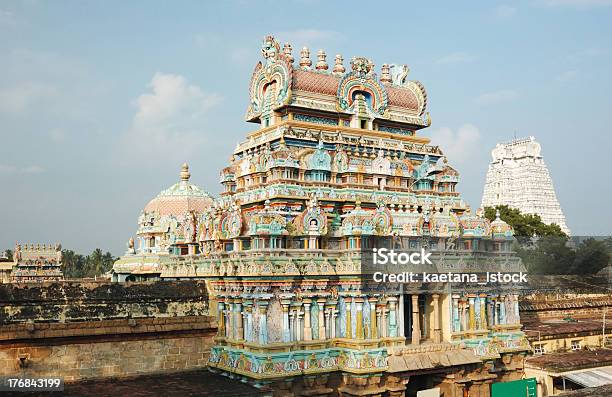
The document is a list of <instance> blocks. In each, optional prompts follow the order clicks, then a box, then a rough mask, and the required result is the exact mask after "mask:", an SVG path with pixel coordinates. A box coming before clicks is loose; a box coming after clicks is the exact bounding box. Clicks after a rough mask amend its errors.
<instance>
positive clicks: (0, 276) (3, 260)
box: [0, 252, 13, 284]
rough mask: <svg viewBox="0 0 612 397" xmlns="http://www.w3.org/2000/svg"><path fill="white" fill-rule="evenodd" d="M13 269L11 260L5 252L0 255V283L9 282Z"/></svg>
mask: <svg viewBox="0 0 612 397" xmlns="http://www.w3.org/2000/svg"><path fill="white" fill-rule="evenodd" d="M12 271H13V261H12V260H10V259H9V257H8V254H7V252H4V253H3V254H2V256H0V284H4V283H10V282H11V272H12Z"/></svg>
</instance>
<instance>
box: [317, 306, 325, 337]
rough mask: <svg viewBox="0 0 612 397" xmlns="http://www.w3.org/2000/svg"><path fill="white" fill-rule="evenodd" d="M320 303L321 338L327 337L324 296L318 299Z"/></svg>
mask: <svg viewBox="0 0 612 397" xmlns="http://www.w3.org/2000/svg"><path fill="white" fill-rule="evenodd" d="M317 304H318V305H319V339H321V340H323V339H325V311H324V307H323V305H324V304H325V299H324V298H319V299H317Z"/></svg>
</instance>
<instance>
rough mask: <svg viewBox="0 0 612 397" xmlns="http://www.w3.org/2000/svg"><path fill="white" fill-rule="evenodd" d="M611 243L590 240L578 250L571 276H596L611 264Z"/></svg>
mask: <svg viewBox="0 0 612 397" xmlns="http://www.w3.org/2000/svg"><path fill="white" fill-rule="evenodd" d="M608 244H609V242H608V241H606V240H603V241H602V240H595V239H594V238H588V239H586V240H584V241H582V242H581V243H580V245H578V247H577V248H576V255H575V258H574V261H573V263H572V265H571V268H570V269H569V270H570V273H571V274H595V273H597V272H598V271H600V270H601V269H603V268H604V267H606V266H608V264H609V262H610V249H609V246H608Z"/></svg>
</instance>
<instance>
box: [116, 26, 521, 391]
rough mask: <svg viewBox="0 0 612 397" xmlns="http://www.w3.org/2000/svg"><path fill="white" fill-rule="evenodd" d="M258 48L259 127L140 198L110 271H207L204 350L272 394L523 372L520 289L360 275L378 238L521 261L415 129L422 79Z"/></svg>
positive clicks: (419, 123) (459, 263) (499, 264)
mask: <svg viewBox="0 0 612 397" xmlns="http://www.w3.org/2000/svg"><path fill="white" fill-rule="evenodd" d="M261 54H262V56H263V60H262V61H261V62H259V63H258V64H257V65H256V66H255V70H254V71H253V75H252V77H251V82H250V88H249V89H250V91H249V93H250V101H249V104H248V107H247V111H246V120H247V121H248V122H252V123H254V124H255V125H256V126H257V127H258V128H256V129H255V130H254V131H253V132H252V133H250V134H249V135H248V136H247V137H246V139H245V140H244V141H243V142H241V143H239V144H238V145H237V147H236V148H235V150H234V152H233V154H232V157H231V162H230V164H229V165H228V166H227V167H225V168H223V169H222V170H221V183H222V185H223V191H222V193H221V194H220V197H218V198H216V199H214V200H213V199H212V198H211V197H210V196H209V195H207V194H205V193H203V191H202V190H201V189H199V188H196V187H192V188H190V189H189V190H186V189H185V187H183V188H180V189H179V188H177V189H178V190H181V191H182V192H183V193H181V195H180V196H176V195H174V194H171V195H168V194H165V193H164V192H162V194H161V195H160V196H158V198H160V197H161V198H163V200H164V203H166V202H167V203H176V202H178V200H186V201H180V202H181V203H183V204H181V205H180V206H179V205H178V204H177V205H174V204H173V205H172V209H171V210H170V209H169V207H168V208H165V207H164V209H163V210H162V205H161V203H160V202H156V203H155V205H153V206H152V205H151V203H150V204H149V205H147V207H146V208H145V211H144V212H143V215H142V216H141V218H140V220H139V229H138V232H137V235H136V242H137V243H136V244H134V243H133V242H128V252H127V253H126V255H124V256H123V257H122V258H121V259H119V260H118V261H117V262H116V263H115V265H114V268H113V278H114V280H116V281H126V280H127V281H129V280H140V279H162V280H180V279H187V278H196V279H204V280H206V281H207V283H208V286H209V290H210V296H211V300H212V301H211V307H213V308H214V310H215V312H216V314H217V317H218V334H217V337H216V339H215V346H214V347H213V348H212V351H211V356H210V363H209V367H210V368H211V370H214V371H219V372H220V373H224V374H228V375H231V376H234V377H239V378H243V379H244V380H245V381H247V382H250V383H253V384H256V385H258V386H261V387H269V388H271V389H272V390H273V391H274V395H283V396H284V395H287V396H289V395H317V396H323V395H342V396H366V395H367V396H382V395H385V396H403V395H408V396H414V395H416V392H417V391H420V390H426V389H431V388H433V389H435V388H438V389H440V391H441V392H442V395H444V396H463V395H467V394H465V393H470V394H469V395H479V396H488V395H489V391H488V390H489V387H490V386H489V385H490V384H491V383H493V382H498V381H506V380H514V379H520V378H521V377H522V363H523V357H524V356H525V354H526V352H527V351H528V350H529V345H528V343H527V341H526V339H525V337H524V335H523V333H522V332H521V331H520V328H521V325H520V314H519V308H518V294H519V291H518V290H513V289H508V288H504V287H501V286H490V285H485V284H486V283H481V284H479V283H474V285H469V286H468V285H451V284H449V283H439V284H436V285H433V284H427V283H412V285H410V286H403V285H389V286H386V287H383V288H370V287H369V286H368V283H367V280H365V279H367V277H364V272H365V265H364V261H363V257H364V255H365V254H366V252H367V250H368V249H369V248H370V247H372V246H373V245H374V244H376V241H377V240H379V239H383V240H384V239H388V241H390V242H391V244H393V245H394V246H396V247H401V248H402V249H404V250H414V251H418V250H420V249H427V250H428V252H432V258H433V259H434V261H433V262H434V263H435V270H436V271H438V272H440V273H445V272H459V271H461V270H466V271H467V270H471V271H474V272H477V273H479V274H480V273H484V272H486V271H488V269H491V270H492V269H500V268H501V269H511V268H512V269H517V268H520V267H521V263H520V260H519V259H518V258H516V257H515V256H514V254H513V252H512V251H511V243H512V239H513V237H512V236H513V230H512V228H511V227H510V226H509V225H508V224H506V223H505V222H503V221H502V220H501V219H499V217H498V218H497V219H496V220H495V221H493V222H489V221H488V220H487V219H486V218H484V216H483V211H482V210H478V211H474V212H473V211H472V210H471V209H470V208H469V206H468V205H466V203H465V202H464V201H463V200H462V199H461V197H460V195H459V193H458V192H457V190H456V187H457V184H458V182H459V173H458V172H457V171H456V170H455V169H454V168H452V167H451V166H450V165H449V164H448V162H447V160H446V158H445V157H444V154H443V152H442V150H441V148H440V147H438V146H435V145H432V144H430V140H429V139H428V138H426V137H422V136H419V134H418V132H419V130H421V129H423V128H426V127H428V126H429V125H430V124H431V118H430V116H429V113H428V112H427V93H426V91H425V87H424V86H423V84H421V83H420V82H418V81H412V80H409V79H408V74H409V68H408V67H407V66H405V65H389V64H383V65H382V67H381V69H380V75H378V74H377V73H376V72H375V66H374V63H373V62H372V60H370V59H368V58H364V57H355V58H352V59H351V61H350V65H349V67H345V66H344V64H343V62H344V61H343V57H342V56H341V55H336V56H335V58H334V65H328V64H327V55H326V53H325V52H324V51H319V52H318V53H317V59H316V60H315V61H314V62H313V60H312V59H311V58H310V50H309V49H308V48H303V49H302V50H301V51H300V52H299V56H297V57H296V58H294V55H293V49H292V47H291V45H290V44H285V45H284V46H283V47H282V48H281V46H280V45H279V43H278V42H277V41H276V39H275V38H274V37H271V36H268V37H266V38H265V40H264V42H263V46H262V50H261ZM439 144H444V142H439ZM185 169H186V167H185ZM185 169H184V170H185ZM183 182H186V181H185V180H182V181H181V182H180V183H183ZM171 190H172V188H171ZM155 200H157V199H155ZM166 200H167V201H166ZM175 200H177V201H175ZM186 203H189V204H186ZM196 203H197V205H196ZM364 280H365V281H364ZM478 393H479V394H478Z"/></svg>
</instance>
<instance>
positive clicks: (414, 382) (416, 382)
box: [406, 374, 440, 397]
mask: <svg viewBox="0 0 612 397" xmlns="http://www.w3.org/2000/svg"><path fill="white" fill-rule="evenodd" d="M434 380H435V376H432V375H431V374H427V375H412V376H410V381H409V382H408V384H407V385H406V397H421V396H422V395H424V396H427V397H429V396H440V389H437V388H434V386H436V385H435V384H434ZM419 392H421V393H419Z"/></svg>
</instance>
